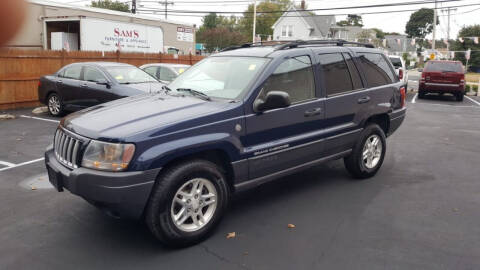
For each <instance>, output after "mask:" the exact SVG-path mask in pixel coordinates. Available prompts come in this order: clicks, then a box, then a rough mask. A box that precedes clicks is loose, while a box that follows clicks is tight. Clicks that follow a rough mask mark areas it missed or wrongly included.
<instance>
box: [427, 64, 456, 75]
mask: <svg viewBox="0 0 480 270" xmlns="http://www.w3.org/2000/svg"><path fill="white" fill-rule="evenodd" d="M425 71H440V72H459V73H463V67H462V64H460V63H459V62H458V63H457V62H434V61H431V62H427V65H426V66H425Z"/></svg>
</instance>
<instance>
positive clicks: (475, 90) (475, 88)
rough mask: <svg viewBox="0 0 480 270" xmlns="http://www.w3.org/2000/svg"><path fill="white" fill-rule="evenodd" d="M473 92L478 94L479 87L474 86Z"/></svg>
mask: <svg viewBox="0 0 480 270" xmlns="http://www.w3.org/2000/svg"><path fill="white" fill-rule="evenodd" d="M472 90H473V92H475V93H477V92H478V85H473V86H472Z"/></svg>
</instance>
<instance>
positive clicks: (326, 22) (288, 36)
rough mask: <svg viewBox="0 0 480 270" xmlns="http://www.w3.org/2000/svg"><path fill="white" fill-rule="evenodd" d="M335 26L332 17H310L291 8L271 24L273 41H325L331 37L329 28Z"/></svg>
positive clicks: (308, 14) (306, 12)
mask: <svg viewBox="0 0 480 270" xmlns="http://www.w3.org/2000/svg"><path fill="white" fill-rule="evenodd" d="M335 25H336V20H335V16H333V15H312V14H311V13H309V12H308V11H305V10H303V9H297V8H295V7H294V6H292V7H290V8H289V9H288V10H287V11H286V12H285V13H284V14H283V15H282V16H281V17H280V18H279V19H278V20H277V21H276V22H275V24H273V26H272V28H273V39H274V40H298V39H301V40H312V39H327V38H331V37H332V34H331V32H330V28H331V27H334V26H335Z"/></svg>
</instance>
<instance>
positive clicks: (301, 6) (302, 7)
mask: <svg viewBox="0 0 480 270" xmlns="http://www.w3.org/2000/svg"><path fill="white" fill-rule="evenodd" d="M300 8H301V9H302V10H305V0H302V3H301V4H300Z"/></svg>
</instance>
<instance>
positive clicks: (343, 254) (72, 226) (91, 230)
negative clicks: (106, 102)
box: [0, 93, 480, 270]
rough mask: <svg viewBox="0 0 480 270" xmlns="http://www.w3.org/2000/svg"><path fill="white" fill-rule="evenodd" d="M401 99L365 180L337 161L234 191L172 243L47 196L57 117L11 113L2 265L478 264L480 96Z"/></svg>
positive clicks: (2, 129)
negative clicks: (209, 221)
mask: <svg viewBox="0 0 480 270" xmlns="http://www.w3.org/2000/svg"><path fill="white" fill-rule="evenodd" d="M407 106H408V112H407V118H406V120H405V122H404V124H403V125H402V126H401V128H400V129H399V130H398V131H397V132H396V133H395V134H394V135H392V136H391V137H390V138H389V139H388V142H387V156H386V159H385V162H384V165H383V167H382V168H381V170H380V171H379V173H378V174H377V175H376V176H375V177H374V178H372V179H369V180H365V181H352V180H351V178H350V177H349V175H348V174H347V172H346V171H345V170H344V168H343V163H342V162H341V161H335V162H331V163H327V164H325V165H322V166H319V167H317V168H314V169H311V170H308V171H305V172H303V173H300V174H296V175H293V176H289V177H286V178H283V179H281V180H279V181H276V182H272V183H269V184H266V185H264V186H261V187H259V188H257V189H255V190H253V191H250V192H246V193H242V194H238V195H237V196H236V197H235V199H234V201H233V203H232V205H231V207H230V211H229V212H228V214H227V215H226V217H225V219H224V220H223V222H222V223H221V224H220V226H219V227H218V229H217V230H216V232H215V233H214V234H213V235H212V237H211V238H209V239H208V240H206V241H205V242H203V243H201V244H199V245H197V246H193V247H190V248H186V249H180V250H171V249H166V248H164V247H162V246H161V245H160V244H159V243H158V242H156V241H155V240H154V239H153V237H152V236H151V235H150V233H149V231H148V230H147V229H146V227H145V226H144V225H143V224H142V223H140V222H135V221H128V220H116V219H112V218H110V217H108V216H105V215H104V214H103V213H101V212H100V211H98V210H96V209H95V208H94V207H93V206H90V205H89V204H88V203H86V202H85V201H83V199H81V198H79V197H76V196H73V195H71V194H70V193H69V192H68V191H66V192H63V193H58V192H56V191H54V190H53V189H52V188H51V187H50V186H49V185H48V181H47V180H46V176H45V167H44V164H43V161H42V156H43V150H44V149H45V147H46V146H47V145H48V144H50V142H51V141H52V138H53V133H54V131H55V128H56V126H57V125H58V120H59V119H57V118H52V117H49V116H48V115H46V114H43V115H33V114H31V113H30V110H17V111H10V112H9V113H12V114H15V115H16V116H17V118H16V119H13V120H2V121H0V149H1V151H0V217H1V218H0V243H1V244H0V269H193V268H195V269H369V270H370V269H436V270H438V269H478V267H479V265H480V226H479V224H480V215H479V209H480V182H479V179H480V178H479V175H480V98H477V97H471V98H466V99H465V100H464V101H463V102H456V101H454V99H453V97H451V96H448V95H445V96H442V97H438V96H428V98H427V99H421V100H419V99H418V98H417V97H416V95H415V93H410V94H409V96H408V105H407ZM29 117H37V118H29ZM287 224H294V225H295V228H287ZM230 232H236V237H235V238H231V239H227V238H226V235H227V234H228V233H230Z"/></svg>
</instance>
